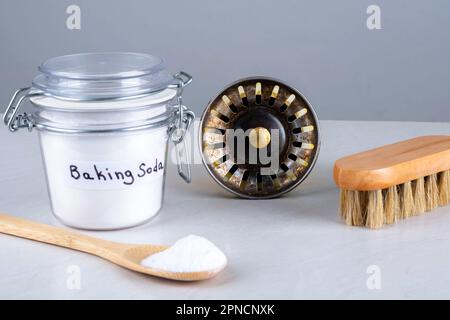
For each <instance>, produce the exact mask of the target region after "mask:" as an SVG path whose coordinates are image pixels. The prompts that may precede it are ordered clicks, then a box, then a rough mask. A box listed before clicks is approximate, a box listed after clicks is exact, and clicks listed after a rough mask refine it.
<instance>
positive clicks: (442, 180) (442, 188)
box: [438, 170, 450, 206]
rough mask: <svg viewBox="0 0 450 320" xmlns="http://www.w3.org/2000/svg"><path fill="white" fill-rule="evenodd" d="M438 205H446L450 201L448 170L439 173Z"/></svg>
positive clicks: (449, 175)
mask: <svg viewBox="0 0 450 320" xmlns="http://www.w3.org/2000/svg"><path fill="white" fill-rule="evenodd" d="M438 188H439V205H440V206H446V205H448V204H449V203H450V170H447V171H444V172H441V173H440V174H439V185H438Z"/></svg>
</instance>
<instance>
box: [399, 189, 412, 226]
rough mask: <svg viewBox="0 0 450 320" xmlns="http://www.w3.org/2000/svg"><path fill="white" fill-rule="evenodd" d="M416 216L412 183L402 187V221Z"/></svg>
mask: <svg viewBox="0 0 450 320" xmlns="http://www.w3.org/2000/svg"><path fill="white" fill-rule="evenodd" d="M413 214H414V197H413V192H412V184H411V181H408V182H405V183H404V184H402V185H400V217H399V218H400V219H406V218H408V217H410V216H412V215H413Z"/></svg>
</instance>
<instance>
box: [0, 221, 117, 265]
mask: <svg viewBox="0 0 450 320" xmlns="http://www.w3.org/2000/svg"><path fill="white" fill-rule="evenodd" d="M0 232H1V233H5V234H9V235H13V236H17V237H21V238H26V239H30V240H35V241H40V242H45V243H50V244H54V245H57V246H61V247H66V248H70V249H75V250H78V251H83V252H87V253H91V254H95V255H99V256H102V255H103V254H104V252H105V251H111V250H115V249H120V248H121V246H124V245H123V244H120V243H117V242H112V241H106V240H102V239H97V238H93V237H89V236H85V235H82V234H79V233H75V232H72V231H69V230H66V229H63V228H58V227H53V226H49V225H45V224H41V223H36V222H32V221H29V220H26V219H21V218H17V217H13V216H10V215H6V214H0Z"/></svg>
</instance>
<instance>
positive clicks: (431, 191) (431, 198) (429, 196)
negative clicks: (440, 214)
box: [425, 174, 439, 211]
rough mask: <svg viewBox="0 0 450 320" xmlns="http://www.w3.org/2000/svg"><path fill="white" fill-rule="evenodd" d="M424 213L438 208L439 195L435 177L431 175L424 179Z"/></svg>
mask: <svg viewBox="0 0 450 320" xmlns="http://www.w3.org/2000/svg"><path fill="white" fill-rule="evenodd" d="M425 194H426V196H425V197H426V211H431V210H433V209H435V208H437V206H438V202H439V194H438V186H437V175H436V174H432V175H429V176H427V177H426V178H425Z"/></svg>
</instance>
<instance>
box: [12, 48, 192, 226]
mask: <svg viewBox="0 0 450 320" xmlns="http://www.w3.org/2000/svg"><path fill="white" fill-rule="evenodd" d="M39 71H40V73H39V75H37V76H36V77H35V78H34V80H33V82H32V86H31V87H30V88H24V89H20V90H18V91H16V93H15V94H14V96H13V98H12V99H11V102H10V104H9V106H8V108H7V110H6V112H5V114H4V122H5V124H6V125H7V126H8V128H9V129H10V131H12V132H14V131H17V130H19V129H20V128H28V129H29V130H30V131H31V130H32V129H33V128H36V129H37V130H38V132H39V141H40V145H41V152H42V156H43V160H44V167H45V171H46V177H47V186H48V191H49V196H50V202H51V206H52V211H53V213H54V215H55V216H56V217H57V218H58V219H59V220H60V221H61V222H62V223H64V224H66V225H68V226H72V227H76V228H82V229H94V230H110V229H119V228H126V227H131V226H135V225H139V224H141V223H144V222H146V221H148V220H149V219H151V218H152V217H153V216H155V215H156V213H157V212H158V211H159V210H160V208H161V205H162V201H163V193H164V180H165V172H166V166H167V149H168V140H172V141H173V142H174V143H175V147H176V155H177V160H178V172H179V174H180V175H181V176H182V178H183V179H184V180H185V181H187V182H189V181H190V168H189V163H188V161H187V157H188V155H187V148H186V146H185V141H186V139H184V136H185V133H186V130H188V128H189V126H190V124H191V122H192V120H193V119H194V114H193V113H192V111H190V110H189V109H188V108H186V107H185V106H184V105H183V103H182V99H181V94H182V91H183V88H184V87H185V86H186V85H187V84H189V83H190V82H191V80H192V78H191V77H190V76H189V75H188V74H186V73H184V72H180V73H177V74H175V75H172V74H170V73H169V72H168V71H167V70H166V69H165V67H164V64H163V62H162V60H161V59H160V58H157V57H154V56H151V55H147V54H140V53H121V52H117V53H86V54H75V55H67V56H61V57H56V58H52V59H49V60H48V61H46V62H44V63H43V64H42V65H41V66H40V67H39ZM27 98H28V99H30V101H31V103H32V105H33V112H32V113H31V114H27V113H22V114H19V109H20V106H21V104H22V102H23V101H24V100H25V99H27Z"/></svg>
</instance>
